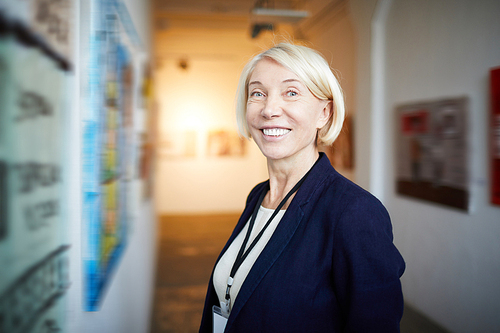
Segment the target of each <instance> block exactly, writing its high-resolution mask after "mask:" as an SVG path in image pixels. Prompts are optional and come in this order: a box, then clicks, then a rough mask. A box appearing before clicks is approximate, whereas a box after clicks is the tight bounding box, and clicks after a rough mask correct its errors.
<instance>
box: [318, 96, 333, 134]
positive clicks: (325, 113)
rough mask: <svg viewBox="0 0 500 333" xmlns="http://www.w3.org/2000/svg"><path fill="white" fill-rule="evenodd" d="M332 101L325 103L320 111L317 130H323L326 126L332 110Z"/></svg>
mask: <svg viewBox="0 0 500 333" xmlns="http://www.w3.org/2000/svg"><path fill="white" fill-rule="evenodd" d="M332 106H333V101H330V100H328V101H326V104H325V106H324V107H323V109H322V110H321V113H320V115H319V118H318V123H317V124H316V128H317V129H321V128H323V126H325V125H326V124H328V120H329V119H330V117H331V116H332V109H333V107H332Z"/></svg>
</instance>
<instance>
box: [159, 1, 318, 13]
mask: <svg viewBox="0 0 500 333" xmlns="http://www.w3.org/2000/svg"><path fill="white" fill-rule="evenodd" d="M307 2H311V1H307V0H182V1H179V0H155V10H156V11H159V12H163V13H169V14H180V15H221V14H222V15H231V16H241V15H249V14H250V12H251V10H252V8H254V7H263V8H273V9H293V10H301V9H304V6H305V4H306V3H307ZM323 2H324V1H323Z"/></svg>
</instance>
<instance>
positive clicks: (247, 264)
mask: <svg viewBox="0 0 500 333" xmlns="http://www.w3.org/2000/svg"><path fill="white" fill-rule="evenodd" d="M285 212H286V210H280V211H279V212H278V214H277V215H276V216H275V217H274V218H273V220H272V221H271V224H269V226H268V227H267V229H266V231H264V234H262V237H261V238H260V240H259V241H258V242H257V244H255V247H254V248H253V249H252V251H251V252H250V253H249V254H248V256H247V257H246V259H245V260H244V261H243V263H242V264H241V266H240V268H239V269H238V271H237V272H236V274H235V275H234V281H233V286H232V287H231V290H230V292H229V294H230V295H231V307H232V305H233V304H234V302H235V300H236V297H237V296H238V292H239V291H240V288H241V286H242V285H243V282H244V281H245V279H246V277H247V275H248V272H250V269H251V268H252V266H253V264H254V263H255V261H256V260H257V258H258V257H259V255H260V253H261V252H262V250H263V249H264V247H265V246H266V244H267V242H268V241H269V239H271V236H272V235H273V233H274V230H275V229H276V227H277V226H278V223H279V222H280V221H281V218H282V217H283V215H285ZM273 213H274V209H269V208H264V207H262V206H260V208H259V211H258V213H257V217H256V219H255V225H254V227H253V230H252V234H251V235H250V239H249V240H248V243H247V246H246V247H247V248H248V247H249V246H250V244H252V242H253V240H254V239H255V237H256V236H257V235H258V234H259V232H260V231H261V230H262V228H263V227H264V225H265V224H266V222H267V221H268V220H269V218H270V217H271V215H272V214H273ZM249 222H250V220H248V221H247V223H246V224H245V226H244V227H243V229H242V230H241V232H240V233H239V234H238V236H236V238H235V239H234V240H233V242H232V243H231V244H230V245H229V247H228V249H227V251H226V252H225V253H224V255H223V256H222V257H221V258H220V260H219V262H218V263H217V266H215V270H214V277H213V281H214V287H215V291H216V292H217V296H218V297H219V302H220V303H221V308H223V306H222V303H224V302H225V296H226V287H227V278H228V277H229V274H230V273H231V268H233V264H234V262H235V260H236V256H237V255H238V252H239V250H240V248H241V245H242V244H243V240H244V239H245V235H246V234H247V230H248V225H249Z"/></svg>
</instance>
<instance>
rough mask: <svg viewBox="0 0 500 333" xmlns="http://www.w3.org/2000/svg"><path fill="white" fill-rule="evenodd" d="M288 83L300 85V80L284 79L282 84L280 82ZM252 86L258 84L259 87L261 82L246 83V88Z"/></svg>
mask: <svg viewBox="0 0 500 333" xmlns="http://www.w3.org/2000/svg"><path fill="white" fill-rule="evenodd" d="M290 82H298V83H302V82H301V81H300V80H297V79H286V80H283V82H281V83H290ZM253 84H260V85H262V82H260V81H252V82H250V83H248V86H251V85H253Z"/></svg>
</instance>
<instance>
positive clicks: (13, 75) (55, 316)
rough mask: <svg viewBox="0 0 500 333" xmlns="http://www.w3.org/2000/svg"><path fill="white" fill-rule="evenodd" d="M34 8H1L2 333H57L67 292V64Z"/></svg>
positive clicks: (32, 4) (29, 5)
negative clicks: (38, 21)
mask: <svg viewBox="0 0 500 333" xmlns="http://www.w3.org/2000/svg"><path fill="white" fill-rule="evenodd" d="M64 2H65V1H62V2H61V3H64ZM39 4H40V1H24V2H19V3H16V4H12V3H11V6H10V7H4V6H2V7H1V8H0V9H2V10H1V11H0V267H1V271H0V332H9V333H16V332H33V331H36V332H42V331H46V330H50V331H54V330H60V328H61V327H63V326H64V322H65V315H64V310H65V304H64V296H65V294H66V291H67V289H68V288H69V286H70V281H69V274H68V272H69V265H70V263H69V249H70V245H69V244H68V239H67V237H66V235H67V223H66V222H67V221H66V217H65V216H64V215H63V214H64V213H63V209H62V207H63V206H64V205H65V198H64V182H65V179H64V177H63V174H64V168H65V163H64V156H63V150H64V147H63V142H64V137H65V132H64V130H65V121H66V119H67V117H68V110H69V109H70V102H69V100H68V98H67V96H68V87H69V86H70V80H71V78H70V77H69V75H68V69H69V68H70V67H71V66H70V65H69V61H68V58H66V57H65V56H64V55H63V54H61V53H60V52H58V50H57V48H56V47H55V46H54V45H53V44H52V43H51V42H50V38H48V37H49V35H50V32H46V33H47V34H46V33H45V32H42V31H37V30H36V29H34V25H35V22H34V21H33V20H34V19H35V16H34V15H31V14H33V13H36V11H37V9H39V7H38V6H39ZM2 5H3V4H2ZM16 5H17V7H16ZM67 8H69V7H67ZM46 9H47V11H49V12H50V8H46ZM61 13H62V12H59V14H61ZM54 15H55V16H54V17H57V15H58V14H54ZM64 16H65V19H66V20H68V19H69V17H70V12H69V11H66V12H65V13H64ZM67 42H68V40H67V39H66V40H65V41H63V42H62V44H65V43H67ZM62 44H61V45H62Z"/></svg>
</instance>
